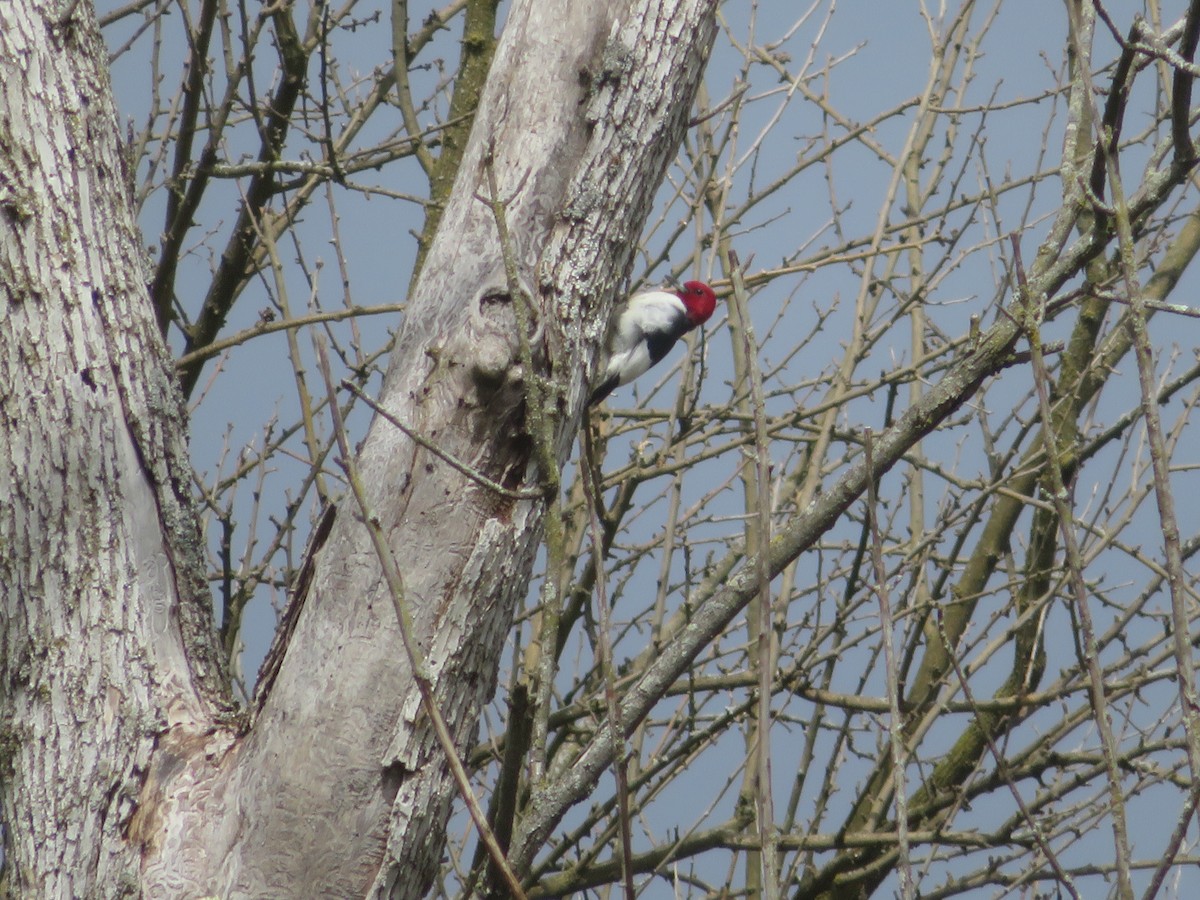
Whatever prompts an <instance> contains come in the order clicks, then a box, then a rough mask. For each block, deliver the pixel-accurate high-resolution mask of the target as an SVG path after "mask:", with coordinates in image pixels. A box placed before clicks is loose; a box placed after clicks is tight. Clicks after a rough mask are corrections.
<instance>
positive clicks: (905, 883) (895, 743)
mask: <svg viewBox="0 0 1200 900" xmlns="http://www.w3.org/2000/svg"><path fill="white" fill-rule="evenodd" d="M863 459H864V460H865V461H866V465H867V469H873V468H874V467H875V436H874V433H873V432H872V431H871V429H870V428H869V427H868V428H864V429H863ZM877 488H878V485H877V480H876V479H875V478H869V479H868V480H867V524H868V529H869V531H870V533H871V564H872V566H873V567H874V570H875V596H876V597H878V598H879V625H880V632H881V634H880V640H882V641H883V671H884V676H885V680H886V682H887V696H888V743H889V744H891V750H892V783H893V784H894V785H895V787H894V789H893V790H894V793H895V796H896V853H897V857H898V859H897V861H898V865H899V873H898V874H899V876H900V896H901V897H903V898H905V900H908V898H911V897H914V896H916V893H915V890H914V886H913V873H912V860H911V859H910V858H909V853H910V847H909V837H908V783H907V778H906V776H905V772H906V770H907V768H908V745H907V744H906V742H905V740H904V724H903V722H904V720H903V718H902V717H901V713H900V671H899V669H898V667H897V665H896V647H895V639H896V638H895V629H894V627H893V625H892V604H891V599H890V598H889V596H888V585H887V569H886V568H885V567H884V564H883V535H882V534H881V533H880V531H879V519H878V517H877V516H876V512H877V510H878V503H879V497H878V496H877V494H876V491H877Z"/></svg>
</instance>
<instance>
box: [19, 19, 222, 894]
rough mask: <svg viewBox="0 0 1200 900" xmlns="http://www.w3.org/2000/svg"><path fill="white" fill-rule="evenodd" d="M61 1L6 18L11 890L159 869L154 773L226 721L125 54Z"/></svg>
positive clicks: (124, 877) (68, 885) (104, 880)
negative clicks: (135, 156) (132, 170)
mask: <svg viewBox="0 0 1200 900" xmlns="http://www.w3.org/2000/svg"><path fill="white" fill-rule="evenodd" d="M57 6H58V5H57V4H48V3H11V4H5V7H4V9H3V14H2V15H0V20H2V22H0V615H2V620H0V642H2V649H0V686H2V687H0V747H2V751H0V752H2V754H3V769H2V771H3V786H2V790H0V802H2V804H3V815H4V822H5V829H4V838H5V845H4V860H5V877H6V885H5V886H6V888H7V889H8V890H9V891H11V892H13V893H15V894H17V895H22V894H25V895H29V896H37V897H85V896H87V897H91V896H107V897H111V896H119V895H121V894H123V893H125V892H126V891H131V892H133V891H136V886H137V885H138V883H139V881H140V874H139V868H140V863H141V860H140V848H139V847H138V845H137V843H136V842H133V841H130V840H128V839H127V838H126V836H125V834H124V829H125V827H126V826H127V825H128V823H129V820H130V814H131V813H132V811H133V809H134V807H135V803H136V799H137V796H138V793H139V791H140V789H141V773H142V772H143V771H144V770H145V768H146V767H147V765H148V763H149V761H150V759H151V756H152V754H153V753H155V752H156V747H157V748H158V752H159V753H160V754H162V753H165V752H168V751H167V750H166V748H170V747H172V746H178V745H179V744H180V743H188V742H191V741H194V740H195V739H196V738H195V736H196V735H197V734H200V733H203V732H206V731H207V730H208V729H209V728H210V727H211V724H212V721H213V719H214V716H215V715H217V714H218V713H219V712H220V709H221V707H222V705H223V704H224V702H225V699H224V695H223V693H222V687H221V685H223V684H224V679H223V678H222V677H220V673H219V672H218V664H217V662H216V660H217V659H218V656H217V653H216V645H215V642H214V640H213V634H212V624H211V619H212V614H211V601H210V599H209V598H208V597H207V596H206V587H205V584H204V581H203V571H202V568H201V556H200V553H199V544H198V535H197V531H196V521H197V520H196V516H195V512H194V510H193V509H192V506H191V502H190V499H189V498H190V469H189V467H188V463H187V456H186V440H185V430H184V418H183V411H182V408H181V406H180V403H179V398H178V393H177V391H176V390H175V388H174V385H173V382H172V376H171V373H170V369H171V365H170V360H169V359H168V357H167V354H166V352H165V350H164V348H163V346H162V342H161V340H160V338H159V336H158V332H157V329H156V326H155V323H154V318H153V316H152V314H151V311H150V308H149V306H148V305H147V303H146V292H145V286H144V284H143V282H142V274H143V273H142V267H141V260H140V254H139V242H138V238H137V233H136V229H135V227H134V224H133V221H132V215H131V212H130V204H129V199H128V197H127V195H126V184H127V178H126V172H125V168H124V160H123V158H122V156H121V145H120V141H119V138H118V134H117V127H116V126H117V118H116V114H115V110H114V108H113V105H112V102H111V95H110V92H109V91H108V89H107V87H106V85H107V79H108V73H107V71H106V70H105V68H104V66H105V64H106V57H107V54H106V51H105V48H104V46H103V44H102V43H101V41H100V39H99V36H98V34H97V32H96V29H95V23H94V22H93V21H90V17H91V10H90V8H89V5H88V4H81V7H80V8H79V9H78V10H77V17H76V19H74V20H73V21H71V22H67V23H63V24H59V23H57V22H56V18H57V15H58V13H57V11H56V8H57ZM84 16H86V17H87V18H88V21H86V22H84V21H83V19H82V17H84ZM101 86H105V87H101Z"/></svg>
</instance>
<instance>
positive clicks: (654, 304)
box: [588, 281, 717, 406]
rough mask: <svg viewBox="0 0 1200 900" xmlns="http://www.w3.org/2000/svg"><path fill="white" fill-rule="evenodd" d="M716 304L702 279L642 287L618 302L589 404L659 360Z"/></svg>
mask: <svg viewBox="0 0 1200 900" xmlns="http://www.w3.org/2000/svg"><path fill="white" fill-rule="evenodd" d="M716 307H717V295H716V294H714V293H713V289H712V288H710V287H709V286H708V285H707V284H705V283H704V282H703V281H688V282H685V283H684V284H683V286H682V287H678V286H676V287H674V288H672V289H670V290H653V291H643V292H642V293H640V294H634V295H633V296H632V297H630V298H629V300H628V301H626V302H625V303H621V304H620V305H618V306H617V308H616V309H615V310H613V317H612V321H611V322H610V323H609V326H608V339H607V341H606V342H605V351H604V357H603V358H602V361H601V366H600V373H601V376H600V384H599V386H597V388H596V389H595V390H594V391H592V396H591V397H590V398H588V406H595V405H596V404H597V403H599V402H600V401H601V400H603V399H604V398H605V397H607V396H608V395H609V394H611V393H612V392H613V390H614V389H615V388H617V387H618V386H620V385H622V384H629V382H631V381H633V379H635V378H637V377H638V376H639V375H641V374H642V373H643V372H645V371H646V370H647V369H649V368H650V367H651V366H653V365H655V364H656V363H657V362H658V361H659V360H660V359H662V358H663V357H664V356H666V355H667V351H668V350H670V349H671V348H672V347H673V346H675V342H676V341H677V340H679V339H680V338H681V337H683V336H684V335H685V334H687V333H688V332H689V331H691V330H692V329H693V328H695V327H696V326H697V325H703V324H704V323H705V322H707V321H708V319H709V317H710V316H711V315H712V314H713V310H714V309H716Z"/></svg>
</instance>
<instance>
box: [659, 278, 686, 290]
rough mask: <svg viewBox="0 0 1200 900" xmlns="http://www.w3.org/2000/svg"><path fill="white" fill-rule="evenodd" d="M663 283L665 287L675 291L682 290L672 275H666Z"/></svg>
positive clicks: (677, 280) (681, 286)
mask: <svg viewBox="0 0 1200 900" xmlns="http://www.w3.org/2000/svg"><path fill="white" fill-rule="evenodd" d="M663 283H664V284H666V285H667V287H673V288H675V290H677V291H682V290H683V285H682V284H680V283H679V279H678V278H676V277H675V276H674V275H667V277H666V278H664V279H663Z"/></svg>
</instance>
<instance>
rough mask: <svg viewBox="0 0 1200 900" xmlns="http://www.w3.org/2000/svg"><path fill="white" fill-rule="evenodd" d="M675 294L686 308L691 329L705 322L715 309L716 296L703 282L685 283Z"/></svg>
mask: <svg viewBox="0 0 1200 900" xmlns="http://www.w3.org/2000/svg"><path fill="white" fill-rule="evenodd" d="M675 294H676V296H678V297H679V299H680V300H682V301H683V305H684V306H685V307H687V317H688V322H690V323H691V325H692V327H693V328H695V327H696V326H697V325H703V324H704V323H705V322H707V321H708V319H709V317H710V316H711V315H712V314H713V310H715V309H716V308H717V295H716V294H714V293H713V289H712V288H710V287H709V286H708V285H707V284H705V283H704V282H703V281H685V282H684V283H683V287H681V288H679V289H677V290H676V291H675Z"/></svg>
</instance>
